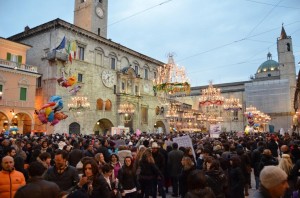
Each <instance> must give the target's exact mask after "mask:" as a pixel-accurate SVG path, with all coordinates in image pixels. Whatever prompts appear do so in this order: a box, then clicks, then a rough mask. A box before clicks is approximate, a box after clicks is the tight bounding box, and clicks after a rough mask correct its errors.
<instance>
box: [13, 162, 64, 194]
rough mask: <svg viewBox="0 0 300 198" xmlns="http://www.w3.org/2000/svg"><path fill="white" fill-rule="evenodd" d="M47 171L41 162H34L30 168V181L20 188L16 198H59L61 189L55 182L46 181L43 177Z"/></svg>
mask: <svg viewBox="0 0 300 198" xmlns="http://www.w3.org/2000/svg"><path fill="white" fill-rule="evenodd" d="M46 170H47V169H46V168H45V166H44V165H43V164H42V163H40V162H38V161H37V162H32V163H31V164H30V166H29V168H28V172H29V176H30V179H29V181H28V183H27V184H26V185H25V186H22V187H21V188H19V189H18V190H17V192H16V194H15V196H14V198H27V197H30V198H58V197H59V195H60V189H59V187H58V186H57V184H55V183H54V182H49V181H46V180H44V179H43V178H42V175H43V174H44V172H45V171H46Z"/></svg>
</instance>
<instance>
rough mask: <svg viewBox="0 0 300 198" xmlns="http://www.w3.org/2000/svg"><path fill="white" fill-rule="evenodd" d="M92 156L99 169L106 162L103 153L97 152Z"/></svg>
mask: <svg viewBox="0 0 300 198" xmlns="http://www.w3.org/2000/svg"><path fill="white" fill-rule="evenodd" d="M94 158H95V160H96V162H97V164H98V167H99V169H100V170H101V168H102V166H103V165H104V164H106V163H107V162H106V161H105V158H104V155H103V153H97V154H96V155H95V157H94Z"/></svg>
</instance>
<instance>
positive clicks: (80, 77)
mask: <svg viewBox="0 0 300 198" xmlns="http://www.w3.org/2000/svg"><path fill="white" fill-rule="evenodd" d="M77 78H78V79H77V81H78V82H82V81H83V74H78V77H77Z"/></svg>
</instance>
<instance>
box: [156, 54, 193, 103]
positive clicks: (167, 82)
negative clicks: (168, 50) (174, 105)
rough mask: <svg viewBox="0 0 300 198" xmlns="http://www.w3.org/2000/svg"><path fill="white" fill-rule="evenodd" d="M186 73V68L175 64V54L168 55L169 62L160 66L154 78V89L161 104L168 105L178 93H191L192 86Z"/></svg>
mask: <svg viewBox="0 0 300 198" xmlns="http://www.w3.org/2000/svg"><path fill="white" fill-rule="evenodd" d="M188 81H189V80H188V78H187V77H186V74H185V68H184V67H179V66H178V65H176V64H175V62H174V59H173V54H169V55H168V63H167V64H166V65H163V66H161V67H159V68H158V72H157V76H156V78H155V79H154V80H153V91H154V93H156V96H157V99H158V101H159V102H160V103H161V105H168V104H169V101H170V99H171V98H172V97H173V96H176V95H177V94H183V93H184V94H189V93H190V91H191V86H190V84H189V82H188Z"/></svg>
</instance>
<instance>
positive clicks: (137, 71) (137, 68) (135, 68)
mask: <svg viewBox="0 0 300 198" xmlns="http://www.w3.org/2000/svg"><path fill="white" fill-rule="evenodd" d="M134 70H135V73H136V75H139V66H138V65H135V66H134Z"/></svg>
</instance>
